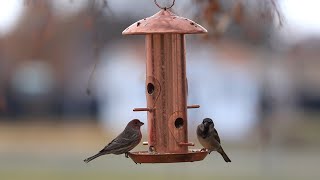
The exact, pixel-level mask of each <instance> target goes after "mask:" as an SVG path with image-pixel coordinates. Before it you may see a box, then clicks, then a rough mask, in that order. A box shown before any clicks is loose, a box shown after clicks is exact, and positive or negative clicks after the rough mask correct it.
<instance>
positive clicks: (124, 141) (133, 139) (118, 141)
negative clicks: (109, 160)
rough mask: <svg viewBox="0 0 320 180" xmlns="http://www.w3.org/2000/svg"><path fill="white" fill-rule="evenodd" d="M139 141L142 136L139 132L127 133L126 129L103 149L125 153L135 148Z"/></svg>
mask: <svg viewBox="0 0 320 180" xmlns="http://www.w3.org/2000/svg"><path fill="white" fill-rule="evenodd" d="M139 142H140V137H139V134H138V133H132V132H131V133H127V132H126V131H124V132H122V133H121V134H120V135H119V136H117V137H116V138H115V139H113V140H112V141H111V142H110V143H109V144H108V145H107V146H106V147H105V148H103V149H102V150H101V151H102V152H110V153H124V152H128V151H130V150H131V149H133V148H134V147H135V146H136V145H137V144H138V143H139Z"/></svg>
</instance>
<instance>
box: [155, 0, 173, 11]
mask: <svg viewBox="0 0 320 180" xmlns="http://www.w3.org/2000/svg"><path fill="white" fill-rule="evenodd" d="M175 2H176V0H173V1H172V4H171V6H169V7H162V6H160V5H159V4H158V2H157V0H154V3H155V4H156V5H157V6H158V8H160V9H164V10H167V9H171V8H172V6H174V3H175Z"/></svg>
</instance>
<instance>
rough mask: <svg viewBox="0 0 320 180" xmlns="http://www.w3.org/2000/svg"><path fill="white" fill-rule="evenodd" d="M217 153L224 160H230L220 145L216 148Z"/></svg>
mask: <svg viewBox="0 0 320 180" xmlns="http://www.w3.org/2000/svg"><path fill="white" fill-rule="evenodd" d="M218 153H220V154H221V156H222V157H223V159H224V161H225V162H231V160H230V158H229V157H228V156H227V154H226V153H225V152H224V150H223V148H222V147H220V148H219V149H218Z"/></svg>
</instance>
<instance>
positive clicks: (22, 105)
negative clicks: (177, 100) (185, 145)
mask: <svg viewBox="0 0 320 180" xmlns="http://www.w3.org/2000/svg"><path fill="white" fill-rule="evenodd" d="M158 2H159V4H161V5H167V6H169V5H170V3H171V0H158ZM319 6H320V2H318V1H316V0H305V1H299V0H263V1H262V0H229V1H223V0H176V4H175V6H174V7H173V11H174V12H175V13H177V14H178V15H180V16H183V17H187V18H190V19H193V20H195V21H196V22H198V23H199V24H201V25H203V26H204V27H205V28H207V30H208V31H209V33H208V34H207V35H188V36H187V76H188V83H189V96H188V103H189V104H200V105H201V108H200V109H194V110H189V111H188V117H189V119H188V123H189V138H190V141H192V142H195V143H196V147H195V148H201V146H200V145H199V143H198V141H197V140H196V138H195V127H196V126H197V124H199V123H200V122H201V121H202V119H203V118H205V117H211V118H213V119H214V121H215V124H216V128H217V130H218V131H219V134H220V137H221V139H222V143H223V146H224V149H225V151H226V152H227V154H228V155H229V157H230V158H231V160H232V163H230V164H226V163H225V162H224V161H223V159H222V157H220V155H218V154H217V153H213V154H211V155H209V156H208V157H207V158H206V159H205V160H204V161H201V162H195V163H180V164H153V165H150V164H142V165H136V164H134V163H133V162H132V161H131V160H130V159H126V158H125V157H124V156H114V155H110V156H104V157H101V158H99V159H97V160H95V161H93V162H92V163H90V164H85V163H84V162H83V161H82V160H83V159H85V158H86V157H88V156H90V155H93V154H94V153H96V152H97V151H99V150H100V149H101V148H102V147H103V146H104V145H106V144H107V142H109V141H110V140H111V139H113V138H114V137H115V136H116V135H117V134H118V133H119V132H121V131H122V130H123V128H124V126H125V125H126V124H127V122H129V121H130V120H131V119H133V118H139V119H141V120H142V121H143V122H146V113H144V112H132V109H133V108H135V107H145V105H146V99H145V49H144V47H145V45H144V37H143V36H122V35H121V32H122V31H123V30H124V29H125V28H126V27H128V26H129V25H131V24H132V23H134V22H136V21H137V20H139V19H143V18H145V17H149V16H151V15H153V14H154V13H156V12H157V11H159V9H158V8H157V7H156V5H155V4H154V2H153V1H152V0H139V1H138V0H136V1H129V0H10V1H0V159H1V161H0V179H3V180H6V179H8V180H9V179H10V180H16V179H32V180H38V179H39V180H40V179H49V180H51V179H61V180H65V179H78V180H80V179H155V180H156V179H169V178H174V179H185V180H186V179H198V178H201V179H213V178H215V179H246V180H250V179H282V180H283V179H284V180H285V179H290V180H295V179H302V178H303V179H305V180H307V179H310V180H311V179H312V180H314V179H319V178H320V175H319V162H320V156H319V152H320V141H319V138H320V71H319V67H320V60H319V57H320V21H319V17H320V11H319V10H318V7H319ZM94 64H96V68H95V71H94V73H93V75H92V78H91V81H90V82H88V80H89V79H90V73H91V72H92V71H93V69H94ZM87 87H89V89H90V91H91V94H90V95H89V96H88V95H87V94H86V89H87ZM142 130H143V133H144V137H143V140H144V141H146V133H147V126H144V127H143V129H142ZM146 149H147V147H145V146H144V147H143V146H139V147H137V148H136V150H146Z"/></svg>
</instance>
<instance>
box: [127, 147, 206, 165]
mask: <svg viewBox="0 0 320 180" xmlns="http://www.w3.org/2000/svg"><path fill="white" fill-rule="evenodd" d="M207 155H208V151H201V150H198V149H197V150H189V152H188V153H165V154H160V153H151V152H148V151H139V152H132V153H128V156H129V157H130V158H131V159H132V160H133V161H134V162H135V163H139V164H141V163H177V162H194V161H202V160H203V159H204V158H205V157H206V156H207Z"/></svg>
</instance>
